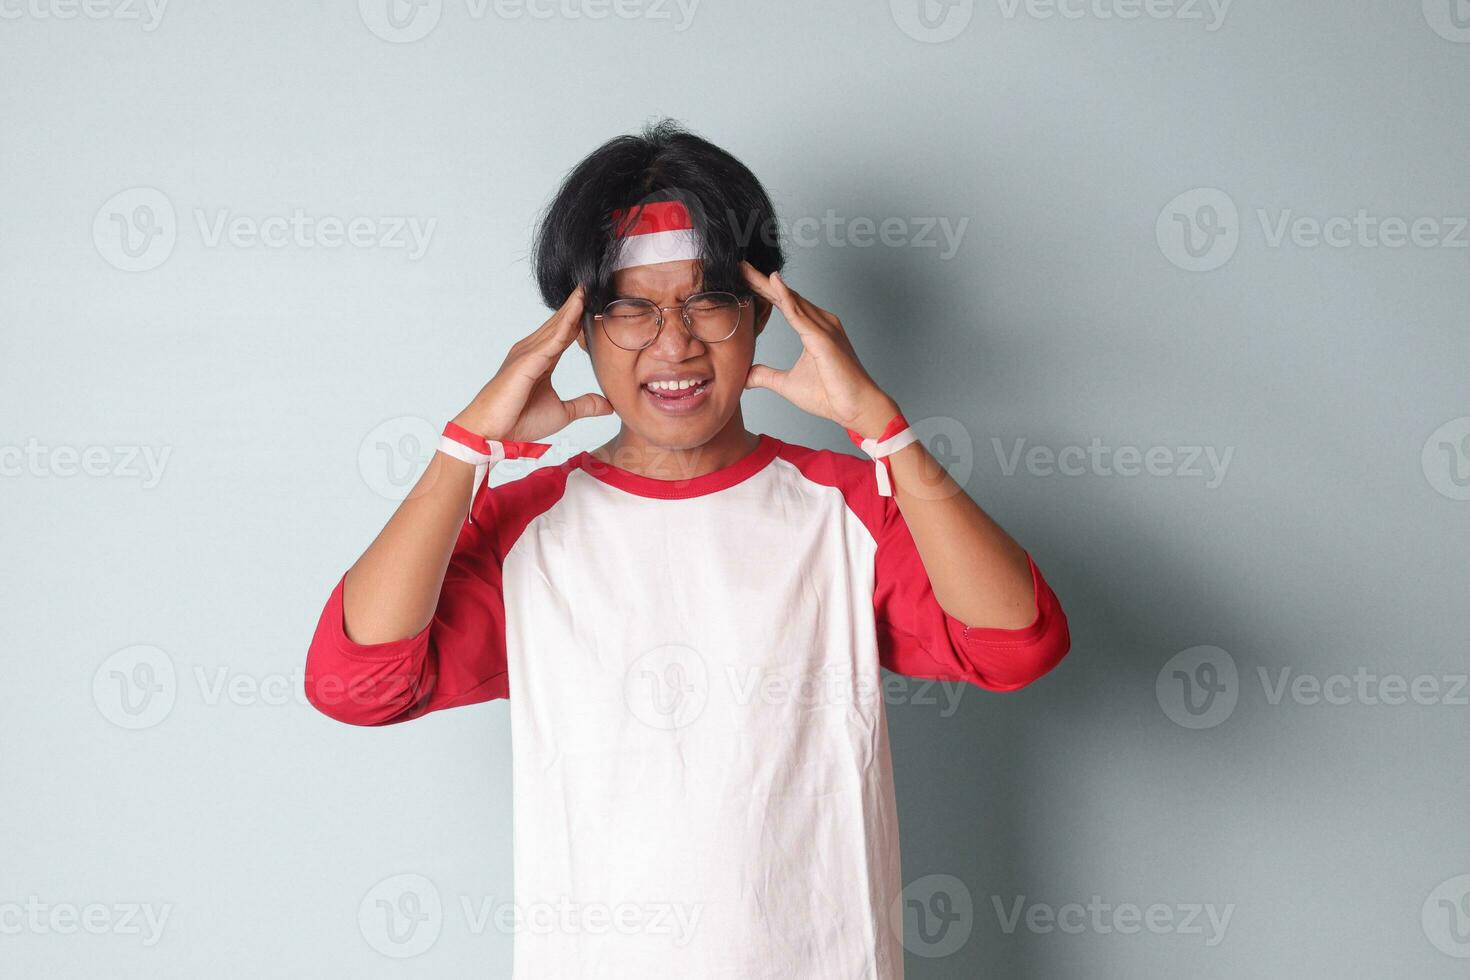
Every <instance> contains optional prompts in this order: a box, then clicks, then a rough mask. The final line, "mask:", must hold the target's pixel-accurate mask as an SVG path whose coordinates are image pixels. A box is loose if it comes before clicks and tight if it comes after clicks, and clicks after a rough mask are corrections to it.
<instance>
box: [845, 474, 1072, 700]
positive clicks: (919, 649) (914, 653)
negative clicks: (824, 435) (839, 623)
mask: <svg viewBox="0 0 1470 980" xmlns="http://www.w3.org/2000/svg"><path fill="white" fill-rule="evenodd" d="M876 537H877V541H878V551H877V556H876V558H875V559H874V561H875V572H876V579H875V587H874V591H873V605H874V617H875V620H876V623H877V627H878V651H879V659H880V662H881V663H882V664H883V666H884V667H887V668H888V669H889V670H891V671H894V672H895V673H899V674H905V675H908V676H910V677H921V678H927V679H930V680H942V681H965V682H967V683H970V684H975V685H978V686H980V687H983V688H986V689H988V690H991V691H1014V690H1016V689H1018V688H1022V687H1025V686H1026V685H1027V684H1030V683H1031V682H1032V681H1034V680H1036V679H1037V678H1039V677H1041V676H1042V675H1043V674H1045V673H1046V672H1047V671H1049V670H1051V669H1052V668H1053V667H1055V666H1056V665H1057V663H1059V662H1060V661H1061V659H1062V658H1063V657H1064V656H1066V654H1067V650H1068V649H1069V648H1070V646H1071V636H1070V634H1069V633H1068V630H1067V616H1066V614H1065V613H1064V612H1063V611H1062V607H1061V604H1060V603H1059V602H1058V601H1057V597H1056V595H1055V593H1053V592H1052V590H1051V587H1050V586H1048V585H1047V583H1046V579H1045V578H1043V577H1042V574H1041V569H1039V568H1037V567H1036V562H1035V561H1033V560H1032V559H1031V555H1030V554H1029V553H1028V554H1027V555H1026V561H1027V563H1028V565H1029V566H1030V569H1031V585H1032V589H1033V593H1034V597H1035V602H1036V615H1035V618H1034V619H1033V620H1032V621H1031V623H1030V624H1029V625H1027V626H1022V627H1019V628H1017V629H996V628H993V627H992V628H986V627H978V626H969V625H967V624H965V623H962V622H960V621H959V620H958V619H955V618H954V617H953V616H951V615H949V613H947V612H945V611H944V610H943V609H942V608H941V607H940V605H939V601H938V600H937V599H936V598H935V597H934V589H933V586H932V585H931V584H930V582H929V576H928V574H927V573H926V572H925V571H924V564H923V561H922V560H921V559H920V557H919V552H918V549H917V547H916V546H915V544H914V539H913V535H912V533H911V532H910V531H909V527H908V524H907V522H905V521H904V518H903V513H902V511H900V510H899V508H898V504H897V503H896V502H894V499H893V498H892V497H883V498H881V517H880V518H879V523H878V528H877V530H876Z"/></svg>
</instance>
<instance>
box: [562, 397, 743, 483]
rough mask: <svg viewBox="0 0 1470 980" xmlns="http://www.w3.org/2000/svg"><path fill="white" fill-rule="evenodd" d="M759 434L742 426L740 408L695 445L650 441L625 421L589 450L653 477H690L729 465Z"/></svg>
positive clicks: (630, 469) (659, 478)
mask: <svg viewBox="0 0 1470 980" xmlns="http://www.w3.org/2000/svg"><path fill="white" fill-rule="evenodd" d="M759 443H760V437H759V436H757V435H756V434H755V433H753V432H747V431H746V429H745V420H744V419H743V418H742V417H741V415H740V409H739V408H737V409H736V410H735V414H734V415H732V416H730V420H729V421H728V422H726V423H725V426H724V428H722V429H721V430H720V431H719V432H717V433H715V434H714V435H713V436H711V437H710V439H709V441H707V442H705V443H704V444H702V445H698V446H664V445H659V444H658V443H654V442H650V441H648V440H647V439H645V438H643V437H642V436H640V435H639V434H638V433H636V432H634V431H633V430H632V429H630V428H628V426H627V425H626V424H625V425H624V426H623V427H622V428H621V429H619V430H618V434H617V435H616V436H614V437H613V438H612V439H611V440H609V441H608V442H606V443H603V444H602V445H601V446H598V447H597V448H596V449H593V450H591V451H590V452H591V454H592V455H593V456H594V457H596V458H597V459H600V460H602V461H603V462H604V463H611V464H612V465H613V466H616V467H618V468H619V469H624V470H627V471H628V472H630V473H637V474H638V475H639V476H646V477H651V478H653V479H655V480H690V479H693V478H694V477H697V476H704V475H705V474H706V473H713V472H714V471H715V470H718V469H722V468H724V467H726V466H729V465H730V464H731V463H734V462H736V461H737V460H740V459H742V458H744V457H745V456H747V455H749V454H750V453H752V452H754V451H755V448H756V446H757V445H758V444H759Z"/></svg>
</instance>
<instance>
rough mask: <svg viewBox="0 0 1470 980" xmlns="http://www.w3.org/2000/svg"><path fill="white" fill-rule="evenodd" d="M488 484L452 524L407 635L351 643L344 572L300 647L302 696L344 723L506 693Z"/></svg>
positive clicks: (386, 719) (404, 716)
mask: <svg viewBox="0 0 1470 980" xmlns="http://www.w3.org/2000/svg"><path fill="white" fill-rule="evenodd" d="M495 497H496V494H495V493H493V492H488V491H487V492H482V493H480V494H479V495H478V497H477V499H476V501H475V515H474V521H473V522H469V521H466V522H465V524H464V525H463V526H462V527H461V528H460V532H459V537H458V538H457V539H456V541H455V545H454V551H453V554H452V555H451V557H450V559H449V567H448V568H447V570H446V571H445V573H444V586H443V588H442V589H441V590H440V592H439V602H438V605H437V607H436V608H435V610H434V618H433V619H432V620H431V621H430V622H429V624H428V625H427V626H425V627H424V628H423V629H422V630H421V631H419V633H418V634H417V635H415V636H410V637H405V638H404V639H401V640H392V641H389V642H386V643H356V642H354V641H353V640H352V639H351V638H349V637H348V636H347V632H346V630H345V629H344V627H343V616H342V595H343V588H344V585H345V575H344V576H343V578H341V579H338V581H337V585H336V587H335V588H334V589H333V590H332V593H331V595H330V596H329V597H328V598H327V605H326V608H325V609H323V610H322V615H321V619H320V620H319V621H318V623H317V627H316V633H315V635H314V636H313V637H312V640H311V645H310V647H309V648H308V650H307V655H306V697H307V700H308V701H310V702H311V704H312V705H313V706H314V707H315V708H316V709H317V710H319V711H321V712H322V713H323V714H325V715H327V716H328V717H331V718H334V719H336V720H337V721H341V722H346V723H347V724H349V725H391V724H396V723H398V722H403V721H408V720H409V719H412V718H417V717H419V716H420V715H425V714H428V713H429V712H431V711H438V710H440V709H442V708H452V707H456V706H459V705H465V704H476V703H478V702H481V701H489V700H492V699H494V698H505V697H509V696H510V689H509V685H508V683H507V677H506V656H505V603H504V601H503V598H502V592H501V556H502V554H503V552H502V550H501V548H500V540H501V537H502V536H501V535H500V534H499V533H498V528H497V522H496V515H495V509H496V508H495Z"/></svg>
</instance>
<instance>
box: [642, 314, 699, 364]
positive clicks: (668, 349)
mask: <svg viewBox="0 0 1470 980" xmlns="http://www.w3.org/2000/svg"><path fill="white" fill-rule="evenodd" d="M662 312H663V318H664V325H663V329H662V330H660V331H659V332H658V336H657V337H655V338H654V341H653V343H651V344H649V345H648V347H647V349H646V350H645V353H650V354H653V355H654V356H655V357H657V358H658V359H659V360H663V361H683V360H688V359H689V358H691V357H695V356H698V355H699V354H702V353H704V348H705V344H704V341H702V340H700V339H699V338H698V337H696V336H694V334H692V333H690V331H689V324H687V323H685V322H684V314H683V311H682V309H681V308H680V307H678V306H675V307H673V308H672V309H666V310H664V311H662Z"/></svg>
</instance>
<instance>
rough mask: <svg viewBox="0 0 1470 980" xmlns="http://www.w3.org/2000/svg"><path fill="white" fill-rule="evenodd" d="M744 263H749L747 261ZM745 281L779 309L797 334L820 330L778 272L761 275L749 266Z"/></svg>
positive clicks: (803, 334)
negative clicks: (798, 303) (797, 301)
mask: <svg viewBox="0 0 1470 980" xmlns="http://www.w3.org/2000/svg"><path fill="white" fill-rule="evenodd" d="M746 264H747V265H749V263H746ZM746 281H747V282H749V283H750V284H751V288H752V289H754V290H755V291H756V294H757V295H758V296H760V297H761V298H762V299H765V300H767V301H768V302H769V303H770V304H771V305H772V306H774V307H775V308H776V309H778V310H780V311H781V315H782V316H784V317H785V318H786V322H787V323H789V324H791V329H793V330H795V331H796V332H797V333H798V334H800V335H802V336H809V335H811V334H813V333H818V332H820V328H819V327H818V325H817V323H816V322H815V321H814V320H813V319H812V318H811V317H810V316H808V315H807V313H806V312H805V311H804V310H802V308H801V307H800V306H798V305H797V303H796V294H795V293H793V292H792V290H791V289H790V288H789V287H788V286H787V285H786V283H785V282H784V281H783V280H782V279H781V278H780V273H777V272H773V273H771V274H770V275H769V276H762V275H761V274H760V272H759V271H757V270H756V269H755V268H754V267H751V269H750V272H749V273H747V274H746Z"/></svg>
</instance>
